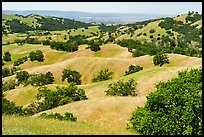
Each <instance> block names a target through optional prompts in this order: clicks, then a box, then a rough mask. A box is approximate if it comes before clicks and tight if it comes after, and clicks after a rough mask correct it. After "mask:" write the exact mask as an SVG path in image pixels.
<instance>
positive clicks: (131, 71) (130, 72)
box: [125, 65, 143, 75]
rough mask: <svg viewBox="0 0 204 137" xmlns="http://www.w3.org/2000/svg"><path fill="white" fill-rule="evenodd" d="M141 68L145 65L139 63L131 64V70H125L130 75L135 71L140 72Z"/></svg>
mask: <svg viewBox="0 0 204 137" xmlns="http://www.w3.org/2000/svg"><path fill="white" fill-rule="evenodd" d="M140 70H143V67H141V66H139V65H136V66H134V65H130V66H129V70H128V71H125V75H129V74H132V73H135V72H138V71H140Z"/></svg>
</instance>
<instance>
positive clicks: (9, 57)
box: [3, 52, 11, 62]
mask: <svg viewBox="0 0 204 137" xmlns="http://www.w3.org/2000/svg"><path fill="white" fill-rule="evenodd" d="M3 60H4V61H7V62H8V61H11V53H10V52H4V56H3Z"/></svg>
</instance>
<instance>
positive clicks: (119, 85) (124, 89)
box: [105, 79, 137, 96]
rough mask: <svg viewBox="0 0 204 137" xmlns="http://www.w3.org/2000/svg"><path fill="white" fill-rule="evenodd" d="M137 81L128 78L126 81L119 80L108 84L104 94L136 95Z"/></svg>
mask: <svg viewBox="0 0 204 137" xmlns="http://www.w3.org/2000/svg"><path fill="white" fill-rule="evenodd" d="M136 85H137V83H136V82H135V80H134V79H129V80H128V81H127V82H123V80H119V81H117V82H116V83H113V84H110V85H109V86H108V90H106V91H105V92H106V95H108V96H128V95H130V96H136V95H137V89H136Z"/></svg>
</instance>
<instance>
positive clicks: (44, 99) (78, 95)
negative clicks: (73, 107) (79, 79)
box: [26, 83, 88, 115]
mask: <svg viewBox="0 0 204 137" xmlns="http://www.w3.org/2000/svg"><path fill="white" fill-rule="evenodd" d="M38 90H39V93H38V94H37V96H36V98H37V101H36V102H33V103H31V104H30V105H29V106H28V107H27V108H26V112H27V113H28V114H31V115H32V114H35V113H38V112H41V111H44V110H48V109H52V108H54V107H57V106H61V105H64V104H67V103H71V102H74V101H80V100H86V99H88V98H87V97H86V95H85V90H84V89H81V88H78V87H77V86H76V85H75V84H74V83H70V84H69V85H68V86H63V87H59V86H57V87H56V90H55V91H52V90H50V89H48V88H47V87H45V86H42V87H39V89H38Z"/></svg>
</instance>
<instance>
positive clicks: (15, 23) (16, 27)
mask: <svg viewBox="0 0 204 137" xmlns="http://www.w3.org/2000/svg"><path fill="white" fill-rule="evenodd" d="M5 25H7V26H9V31H10V32H11V33H23V32H26V31H30V30H34V28H32V27H30V26H28V25H27V24H25V23H23V22H21V21H20V20H17V19H12V20H7V21H6V23H5Z"/></svg>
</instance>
